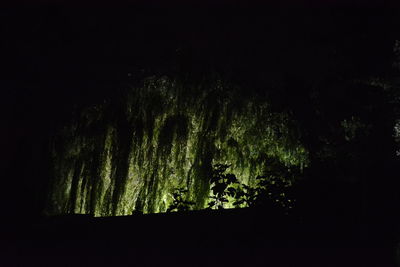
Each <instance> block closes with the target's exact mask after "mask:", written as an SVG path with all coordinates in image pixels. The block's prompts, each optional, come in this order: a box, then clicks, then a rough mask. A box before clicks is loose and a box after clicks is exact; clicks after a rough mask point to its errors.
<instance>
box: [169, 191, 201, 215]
mask: <svg viewBox="0 0 400 267" xmlns="http://www.w3.org/2000/svg"><path fill="white" fill-rule="evenodd" d="M187 192H188V190H187V189H184V188H177V189H175V190H174V192H173V193H172V198H173V202H172V204H171V205H170V206H169V207H168V209H167V212H173V211H188V210H191V208H192V206H193V205H194V204H195V203H194V202H192V201H188V200H186V199H185V196H186V194H187Z"/></svg>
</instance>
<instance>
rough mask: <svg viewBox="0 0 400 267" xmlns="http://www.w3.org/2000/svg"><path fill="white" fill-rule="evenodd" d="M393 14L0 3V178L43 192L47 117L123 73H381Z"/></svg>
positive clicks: (256, 76) (244, 79) (258, 81)
mask: <svg viewBox="0 0 400 267" xmlns="http://www.w3.org/2000/svg"><path fill="white" fill-rule="evenodd" d="M397 15H398V12H397V10H394V9H371V8H370V9H362V8H358V9H348V8H335V9H330V8H315V9H314V8H307V9H304V8H295V9H287V8H283V9H277V8H272V7H265V8H260V7H259V6H256V7H251V6H247V8H241V7H240V6H239V8H232V7H231V6H230V7H226V6H219V7H216V8H206V7H200V8H186V9H181V8H176V7H164V8H156V7H153V8H147V7H146V8H144V7H143V6H142V7H140V8H138V7H131V8H129V9H128V8H118V7H113V8H87V7H86V8H82V9H78V8H72V7H65V8H60V7H56V6H53V7H47V6H46V7H45V6H43V7H35V8H32V7H31V8H25V9H15V8H10V9H7V8H6V9H2V10H1V11H0V36H1V43H0V53H1V62H2V66H3V68H2V71H1V73H0V87H1V92H2V93H1V98H0V99H1V103H0V105H1V109H2V110H1V114H2V121H3V123H2V124H1V126H0V127H1V129H0V131H1V136H0V140H1V141H0V142H1V143H0V146H1V147H2V153H1V159H0V162H1V164H0V167H1V170H2V171H1V173H4V174H5V176H6V175H7V178H6V177H5V176H3V177H2V179H4V180H5V181H7V184H10V186H20V187H22V188H23V190H25V191H26V192H28V191H29V190H31V189H32V188H33V187H35V186H37V187H38V189H37V190H39V191H40V190H43V185H41V184H39V185H35V184H36V183H34V182H33V181H32V180H29V179H30V178H29V177H36V176H37V175H38V174H35V172H40V171H38V170H36V169H35V166H36V165H37V164H40V162H41V160H43V157H46V155H45V152H44V147H45V146H44V144H45V143H46V140H47V138H48V137H49V136H50V135H51V133H52V131H53V129H54V127H55V126H56V125H58V124H60V123H62V121H63V119H64V118H66V117H67V115H68V112H69V111H70V108H71V106H72V104H73V103H90V102H95V101H98V100H99V99H102V98H103V97H104V96H106V95H108V94H112V93H113V92H114V91H115V88H116V87H118V86H122V85H123V84H124V83H129V81H130V79H132V78H130V77H128V73H132V75H134V76H135V77H136V76H138V75H139V76H140V75H143V76H145V75H148V74H152V73H157V74H167V75H176V74H181V73H188V74H190V75H194V76H196V75H200V76H201V75H202V74H204V73H207V72H210V71H214V72H217V73H220V74H221V75H222V76H223V77H226V78H228V79H230V80H232V81H234V82H236V83H239V84H242V85H244V86H256V87H260V88H265V87H267V86H268V85H269V84H270V83H271V82H272V83H273V82H279V81H281V80H282V79H284V77H286V76H287V75H290V76H295V77H300V78H301V79H302V80H304V81H305V82H306V83H307V84H313V83H315V82H317V81H318V80H323V79H325V78H327V77H329V76H339V77H348V76H349V75H350V76H352V77H365V76H368V75H370V74H375V75H376V74H384V73H389V72H391V71H392V69H391V64H392V61H393V53H392V46H393V44H394V41H395V40H396V39H400V33H399V29H400V27H399V26H400V23H399V20H398V16H397ZM15 170H17V174H16V173H15ZM14 177H15V178H14ZM17 177H23V178H22V182H21V180H19V181H17V180H16V179H17ZM2 191H3V193H5V195H4V194H3V193H2V194H3V196H2V197H4V198H5V199H7V198H8V197H10V196H12V193H10V191H8V190H7V189H6V187H4V189H2ZM39 191H38V192H39ZM7 192H8V193H7ZM36 194H37V193H36ZM31 196H32V195H29V194H27V195H26V199H25V198H22V199H20V200H19V201H21V202H24V201H27V199H29V198H30V197H31Z"/></svg>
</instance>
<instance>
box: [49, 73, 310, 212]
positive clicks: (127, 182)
mask: <svg viewBox="0 0 400 267" xmlns="http://www.w3.org/2000/svg"><path fill="white" fill-rule="evenodd" d="M119 92H120V93H119V94H116V95H117V96H114V97H113V98H110V99H107V101H104V102H103V103H98V104H96V105H93V106H90V107H86V108H84V109H82V110H80V111H78V110H77V112H76V113H75V117H74V118H73V119H72V120H71V122H70V123H69V124H67V125H65V127H64V128H63V129H60V131H59V132H58V134H57V135H56V136H55V138H54V140H53V142H52V159H53V173H54V179H53V181H52V190H51V195H50V199H49V203H48V211H47V212H48V213H49V214H60V213H89V214H93V215H95V216H112V215H127V214H131V213H132V212H133V211H143V212H144V213H154V212H165V211H166V210H167V208H168V207H169V206H170V205H171V204H172V203H173V198H171V197H170V196H171V194H173V193H174V190H175V189H176V188H187V190H188V192H186V193H185V194H186V196H187V201H190V202H194V203H195V205H194V206H193V209H204V208H206V207H207V204H208V200H209V199H208V198H209V195H210V179H209V177H211V175H212V166H213V164H216V163H223V164H225V163H228V162H229V163H230V164H232V167H231V169H230V173H232V174H233V175H235V177H238V179H239V182H240V183H242V184H245V185H248V186H252V185H255V183H256V182H257V181H256V180H255V177H257V176H258V175H262V174H263V173H265V170H266V169H267V168H268V160H267V159H268V158H270V157H274V158H277V159H278V160H279V161H280V162H281V163H282V164H283V165H284V166H286V167H290V166H298V168H299V169H302V168H303V167H304V166H307V164H308V153H307V151H306V149H305V148H304V146H302V144H301V143H300V141H299V138H298V137H299V133H298V131H297V129H296V127H293V126H291V125H293V123H292V119H291V118H290V116H289V115H288V114H286V113H277V112H272V111H271V110H270V107H269V104H268V99H267V98H266V97H261V96H260V95H257V97H255V96H254V95H253V94H251V93H248V92H246V93H244V92H245V90H244V89H240V88H237V87H235V86H231V85H228V84H225V83H223V82H222V81H219V80H217V81H214V82H205V83H204V84H199V85H185V84H183V83H180V82H178V81H176V80H172V79H169V78H166V77H161V78H157V77H150V78H148V79H146V80H144V82H143V84H142V85H141V86H136V87H133V88H128V89H126V90H121V91H119ZM232 203H233V202H231V203H229V204H228V205H227V207H233V204H232Z"/></svg>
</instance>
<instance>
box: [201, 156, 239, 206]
mask: <svg viewBox="0 0 400 267" xmlns="http://www.w3.org/2000/svg"><path fill="white" fill-rule="evenodd" d="M229 167H230V165H227V164H216V165H215V166H214V168H213V171H212V176H211V179H210V182H211V191H212V193H213V195H212V196H210V198H211V199H212V200H211V201H210V202H209V203H208V207H209V208H211V209H223V208H224V203H227V202H228V197H229V196H230V197H235V195H236V189H235V188H234V187H233V185H234V184H240V183H239V181H238V180H237V178H236V176H235V175H234V174H232V173H228V174H225V171H226V169H227V168H229Z"/></svg>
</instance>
